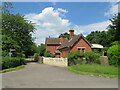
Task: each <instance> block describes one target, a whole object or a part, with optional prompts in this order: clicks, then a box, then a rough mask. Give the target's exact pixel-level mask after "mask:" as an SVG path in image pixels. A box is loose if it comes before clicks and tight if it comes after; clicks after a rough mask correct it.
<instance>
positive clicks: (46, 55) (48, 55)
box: [44, 51, 55, 58]
mask: <svg viewBox="0 0 120 90" xmlns="http://www.w3.org/2000/svg"><path fill="white" fill-rule="evenodd" d="M44 56H45V57H52V58H53V57H55V55H54V54H51V53H50V52H49V51H46V52H45V53H44Z"/></svg>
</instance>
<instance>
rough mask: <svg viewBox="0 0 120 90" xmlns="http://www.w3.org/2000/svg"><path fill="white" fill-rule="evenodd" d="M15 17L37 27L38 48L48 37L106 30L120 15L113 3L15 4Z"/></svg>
mask: <svg viewBox="0 0 120 90" xmlns="http://www.w3.org/2000/svg"><path fill="white" fill-rule="evenodd" d="M13 7H14V9H13V13H14V14H17V13H20V14H21V15H25V18H26V19H28V20H31V21H33V22H34V23H36V25H35V27H36V29H37V30H36V32H35V33H34V34H33V37H36V40H35V42H36V43H37V44H40V43H44V41H45V38H46V37H49V36H51V37H57V36H58V35H59V34H61V33H64V32H68V31H69V29H70V28H74V29H75V34H80V33H82V34H83V35H85V36H86V35H87V34H89V33H90V32H91V31H96V30H99V31H103V30H106V28H107V26H108V25H109V24H110V21H109V19H111V18H112V17H113V15H114V14H116V13H117V5H116V4H115V3H113V2H14V3H13Z"/></svg>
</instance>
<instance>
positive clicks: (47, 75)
mask: <svg viewBox="0 0 120 90" xmlns="http://www.w3.org/2000/svg"><path fill="white" fill-rule="evenodd" d="M2 79H3V80H2V83H3V85H2V86H3V88H118V79H109V78H104V77H97V76H88V75H79V74H75V73H72V72H70V71H68V70H67V69H66V68H63V67H56V66H49V65H45V64H37V63H29V64H27V65H26V67H25V68H24V69H20V70H16V71H11V72H7V73H3V74H2Z"/></svg>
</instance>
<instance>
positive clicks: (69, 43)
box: [57, 34, 91, 50]
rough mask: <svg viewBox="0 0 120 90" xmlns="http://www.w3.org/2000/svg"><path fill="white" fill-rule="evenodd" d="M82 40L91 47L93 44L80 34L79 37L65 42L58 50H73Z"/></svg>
mask: <svg viewBox="0 0 120 90" xmlns="http://www.w3.org/2000/svg"><path fill="white" fill-rule="evenodd" d="M80 38H83V39H84V40H85V41H86V42H87V43H88V44H89V45H90V46H91V44H90V43H89V42H88V41H87V40H86V39H85V38H84V36H83V35H82V34H79V35H77V36H74V37H73V38H71V39H70V40H68V41H65V42H63V43H62V45H61V46H60V47H58V48H57V49H58V50H59V49H62V48H71V47H73V45H74V44H75V43H76V42H77V41H78V40H79V39H80Z"/></svg>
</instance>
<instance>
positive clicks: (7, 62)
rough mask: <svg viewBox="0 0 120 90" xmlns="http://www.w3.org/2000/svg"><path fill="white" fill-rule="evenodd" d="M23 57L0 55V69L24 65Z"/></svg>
mask: <svg viewBox="0 0 120 90" xmlns="http://www.w3.org/2000/svg"><path fill="white" fill-rule="evenodd" d="M25 64H26V63H25V59H24V58H20V57H2V63H1V65H2V69H8V68H14V67H17V66H20V65H25Z"/></svg>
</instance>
